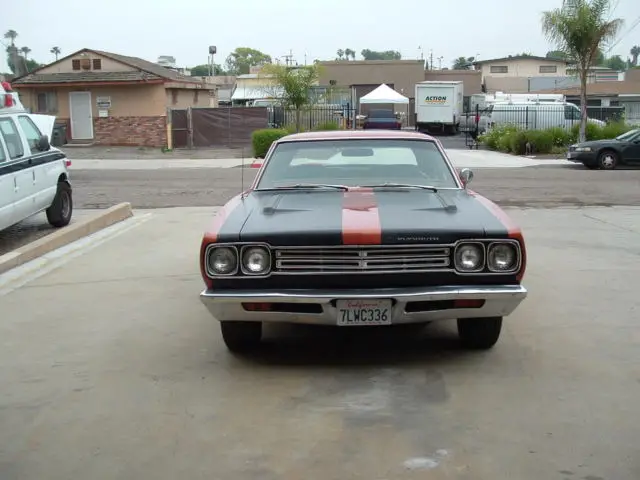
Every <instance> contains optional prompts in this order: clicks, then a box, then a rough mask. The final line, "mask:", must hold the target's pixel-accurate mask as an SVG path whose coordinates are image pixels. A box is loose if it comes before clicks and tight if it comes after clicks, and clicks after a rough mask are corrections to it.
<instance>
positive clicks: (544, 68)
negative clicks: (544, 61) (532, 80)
mask: <svg viewBox="0 0 640 480" xmlns="http://www.w3.org/2000/svg"><path fill="white" fill-rule="evenodd" d="M538 72H539V73H558V66H557V65H540V67H539V68H538Z"/></svg>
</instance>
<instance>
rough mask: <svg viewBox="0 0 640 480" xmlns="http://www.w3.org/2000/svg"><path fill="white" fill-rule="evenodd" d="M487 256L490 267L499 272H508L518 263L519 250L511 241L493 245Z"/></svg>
mask: <svg viewBox="0 0 640 480" xmlns="http://www.w3.org/2000/svg"><path fill="white" fill-rule="evenodd" d="M487 257H488V258H487V263H488V264H489V268H490V269H491V270H495V271H498V272H508V271H510V270H513V269H514V268H515V267H516V265H517V264H518V252H517V250H516V247H515V246H514V245H512V244H510V243H498V244H494V245H491V247H490V248H489V254H488V255H487Z"/></svg>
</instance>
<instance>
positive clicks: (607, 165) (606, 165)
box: [598, 150, 618, 170]
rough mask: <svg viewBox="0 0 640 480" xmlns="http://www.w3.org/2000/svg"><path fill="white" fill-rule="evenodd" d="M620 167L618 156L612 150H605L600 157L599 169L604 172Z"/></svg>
mask: <svg viewBox="0 0 640 480" xmlns="http://www.w3.org/2000/svg"><path fill="white" fill-rule="evenodd" d="M617 165H618V154H617V153H616V152H614V151H612V150H605V151H604V152H602V153H601V154H600V155H598V167H600V168H601V169H602V170H613V169H614V168H616V166H617Z"/></svg>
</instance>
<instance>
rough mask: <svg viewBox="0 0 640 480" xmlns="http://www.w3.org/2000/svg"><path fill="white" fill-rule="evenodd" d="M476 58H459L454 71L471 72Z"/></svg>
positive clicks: (454, 63) (455, 62)
mask: <svg viewBox="0 0 640 480" xmlns="http://www.w3.org/2000/svg"><path fill="white" fill-rule="evenodd" d="M474 60H475V57H467V58H465V57H458V58H456V59H455V60H454V61H453V69H454V70H469V69H470V68H471V66H472V64H473V61H474Z"/></svg>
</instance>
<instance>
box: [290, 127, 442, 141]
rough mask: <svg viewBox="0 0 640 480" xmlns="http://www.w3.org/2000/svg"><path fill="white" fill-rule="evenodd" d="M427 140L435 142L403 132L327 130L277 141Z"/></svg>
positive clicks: (412, 132) (294, 135)
mask: <svg viewBox="0 0 640 480" xmlns="http://www.w3.org/2000/svg"><path fill="white" fill-rule="evenodd" d="M349 139H358V140H367V139H371V140H425V141H430V142H434V141H435V140H436V139H435V138H434V137H432V136H431V135H426V134H424V133H419V132H415V131H402V130H326V131H322V132H304V133H293V134H291V135H287V136H285V137H282V138H280V139H278V140H277V142H278V143H286V142H306V141H313V140H349Z"/></svg>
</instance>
